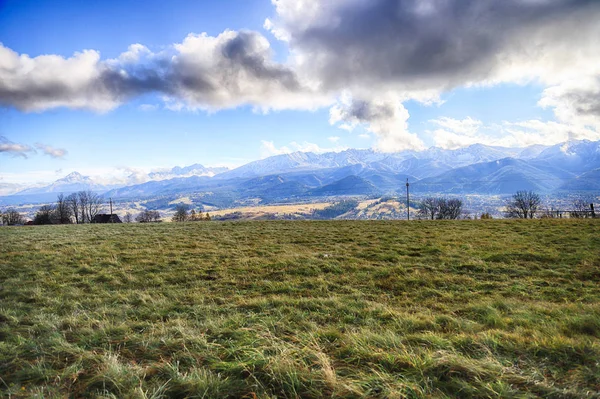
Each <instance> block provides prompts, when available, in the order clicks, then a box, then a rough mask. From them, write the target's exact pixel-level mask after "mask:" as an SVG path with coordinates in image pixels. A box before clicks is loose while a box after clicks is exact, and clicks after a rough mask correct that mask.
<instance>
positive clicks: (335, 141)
mask: <svg viewBox="0 0 600 399" xmlns="http://www.w3.org/2000/svg"><path fill="white" fill-rule="evenodd" d="M327 140H329V141H331V142H332V143H337V142H338V141H340V137H339V136H330V137H327Z"/></svg>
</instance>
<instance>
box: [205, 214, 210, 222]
mask: <svg viewBox="0 0 600 399" xmlns="http://www.w3.org/2000/svg"><path fill="white" fill-rule="evenodd" d="M204 220H206V221H208V222H210V220H211V219H210V215H209V214H208V212H206V215H205V216H204Z"/></svg>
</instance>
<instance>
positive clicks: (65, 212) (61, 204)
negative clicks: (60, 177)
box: [54, 194, 73, 224]
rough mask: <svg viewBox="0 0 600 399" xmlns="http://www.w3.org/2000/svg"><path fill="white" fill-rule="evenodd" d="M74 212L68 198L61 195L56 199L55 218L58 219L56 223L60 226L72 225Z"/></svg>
mask: <svg viewBox="0 0 600 399" xmlns="http://www.w3.org/2000/svg"><path fill="white" fill-rule="evenodd" d="M72 214H73V212H72V211H71V208H70V206H69V200H68V197H67V198H65V197H64V195H62V194H59V195H58V197H57V198H56V208H55V211H54V216H55V217H56V223H58V224H69V223H71V215H72Z"/></svg>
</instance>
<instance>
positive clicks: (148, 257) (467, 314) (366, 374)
mask: <svg viewBox="0 0 600 399" xmlns="http://www.w3.org/2000/svg"><path fill="white" fill-rule="evenodd" d="M599 284H600V224H599V223H598V221H595V220H574V221H573V220H533V221H503V220H490V221H457V222H426V221H424V222H419V221H415V222H410V223H407V222H378V221H377V222H376V221H368V222H352V221H326V222H246V223H185V224H166V223H165V224H156V225H138V224H134V225H86V226H35V227H18V228H0V396H3V397H12V398H22V397H40V398H41V397H43V398H54V397H111V398H185V397H194V398H225V397H232V398H243V397H245V398H275V397H277V398H294V397H303V398H321V397H336V398H361V397H365V398H371V397H375V398H425V397H428V398H429V397H433V398H444V397H462V398H468V397H480V398H494V397H507V398H513V397H544V398H570V397H573V398H577V397H586V398H589V397H598V391H600V364H599V362H600V285H599Z"/></svg>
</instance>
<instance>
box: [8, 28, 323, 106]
mask: <svg viewBox="0 0 600 399" xmlns="http://www.w3.org/2000/svg"><path fill="white" fill-rule="evenodd" d="M146 93H157V94H159V95H161V96H163V98H165V99H166V100H167V102H168V106H169V108H170V109H202V110H220V109H224V108H235V107H238V106H242V105H250V106H253V107H255V108H256V109H259V110H269V109H275V110H277V109H290V108H292V109H315V108H317V107H320V106H323V105H326V104H329V103H330V102H331V97H328V96H326V95H322V94H320V93H319V92H318V91H316V90H315V87H310V84H309V83H308V82H307V81H302V80H301V78H300V77H299V76H298V75H297V74H296V72H295V71H294V70H293V69H291V68H290V67H289V66H287V65H284V64H280V63H277V62H275V61H273V60H272V52H271V48H270V44H269V42H268V41H267V39H266V38H265V37H264V36H262V35H260V34H259V33H257V32H252V31H240V32H236V31H230V30H226V31H224V32H223V33H221V34H220V35H218V36H208V35H207V34H199V35H196V34H190V35H188V36H187V37H186V38H185V39H184V40H183V41H182V42H181V43H176V44H174V45H172V46H170V47H168V48H167V49H166V50H164V51H161V52H159V53H153V52H151V51H150V50H149V49H148V48H146V47H144V46H143V45H140V44H134V45H132V46H130V47H129V49H128V50H127V51H126V52H124V53H122V54H121V55H120V56H119V57H117V58H116V59H108V60H101V59H100V54H99V53H98V52H97V51H93V50H85V51H83V52H81V53H75V54H74V55H73V56H71V57H68V58H65V57H61V56H58V55H41V56H37V57H30V56H28V55H26V54H18V53H16V52H15V51H13V50H11V49H9V48H7V47H5V46H3V45H2V44H0V105H5V106H12V107H16V108H18V109H21V110H24V111H42V110H46V109H51V108H56V107H69V108H85V109H91V110H94V111H100V112H103V111H108V110H111V109H113V108H115V107H117V106H119V105H120V104H122V103H123V102H126V101H128V100H130V99H132V98H134V97H136V96H140V95H143V94H146ZM144 108H146V110H148V107H144V106H142V107H141V109H144Z"/></svg>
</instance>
